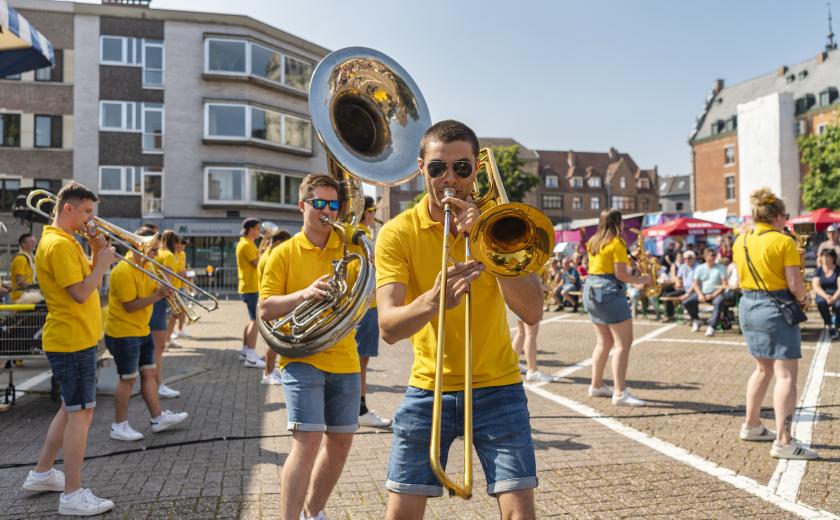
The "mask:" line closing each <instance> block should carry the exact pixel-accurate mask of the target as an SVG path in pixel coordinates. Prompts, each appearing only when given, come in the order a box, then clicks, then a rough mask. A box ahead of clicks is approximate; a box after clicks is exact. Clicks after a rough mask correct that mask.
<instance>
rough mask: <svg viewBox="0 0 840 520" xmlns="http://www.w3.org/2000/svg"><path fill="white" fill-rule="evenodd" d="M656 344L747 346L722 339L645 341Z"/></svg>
mask: <svg viewBox="0 0 840 520" xmlns="http://www.w3.org/2000/svg"><path fill="white" fill-rule="evenodd" d="M645 341H651V342H656V343H701V344H704V345H738V346H739V347H745V346H747V343H746V342H745V341H727V340H723V339H687V338H660V339H657V340H645Z"/></svg>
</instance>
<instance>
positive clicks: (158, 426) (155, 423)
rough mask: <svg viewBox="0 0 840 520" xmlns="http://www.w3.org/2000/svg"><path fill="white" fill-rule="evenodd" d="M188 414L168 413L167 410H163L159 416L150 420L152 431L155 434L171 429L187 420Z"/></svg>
mask: <svg viewBox="0 0 840 520" xmlns="http://www.w3.org/2000/svg"><path fill="white" fill-rule="evenodd" d="M189 416H190V414H188V413H187V412H178V413H174V412H170V411H169V410H164V411H163V412H161V413H160V415H159V416H157V417H155V418H154V419H152V420H151V423H152V431H153V432H155V433H158V432H162V431H163V430H168V429H169V428H172V427H173V426H175V425H176V424H179V423H182V422H184V421H186V420H187V417H189Z"/></svg>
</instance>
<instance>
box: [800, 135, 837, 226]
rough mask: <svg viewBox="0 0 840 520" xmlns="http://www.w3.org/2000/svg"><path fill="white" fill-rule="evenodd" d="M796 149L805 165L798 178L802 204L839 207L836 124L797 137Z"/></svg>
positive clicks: (815, 207) (808, 207)
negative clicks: (803, 176) (802, 174)
mask: <svg viewBox="0 0 840 520" xmlns="http://www.w3.org/2000/svg"><path fill="white" fill-rule="evenodd" d="M799 151H800V153H801V154H802V162H803V163H805V164H807V165H808V175H806V176H805V179H804V180H803V181H802V200H803V201H804V202H805V207H806V208H807V209H808V210H814V209H817V208H831V209H840V126H838V125H837V124H833V125H830V126H828V127H827V128H826V130H825V132H823V134H822V135H808V136H804V137H800V138H799Z"/></svg>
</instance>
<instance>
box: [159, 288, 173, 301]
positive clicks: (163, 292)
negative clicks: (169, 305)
mask: <svg viewBox="0 0 840 520" xmlns="http://www.w3.org/2000/svg"><path fill="white" fill-rule="evenodd" d="M170 294H172V289H170V288H169V287H166V286H164V285H161V286H159V287H158V288H157V290H156V291H155V297H156V298H157V299H158V300H162V299H164V298H169V295H170Z"/></svg>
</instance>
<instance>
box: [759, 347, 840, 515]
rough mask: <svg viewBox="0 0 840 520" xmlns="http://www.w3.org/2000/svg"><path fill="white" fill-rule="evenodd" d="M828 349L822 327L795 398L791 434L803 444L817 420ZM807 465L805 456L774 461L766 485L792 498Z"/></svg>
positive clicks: (807, 439)
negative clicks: (801, 385) (797, 402)
mask: <svg viewBox="0 0 840 520" xmlns="http://www.w3.org/2000/svg"><path fill="white" fill-rule="evenodd" d="M830 350H831V337H830V336H829V335H828V331H826V330H823V333H822V335H820V339H819V341H818V342H817V350H816V352H815V353H814V359H813V360H811V368H810V369H809V370H808V378H807V379H806V380H805V389H804V390H803V391H802V397H801V398H800V399H799V408H798V409H797V410H796V412H795V413H794V414H793V431H792V432H791V435H793V437H794V438H796V439H797V440H799V441H800V442H801V443H802V445H803V446H805V447H810V446H811V439H812V438H813V436H814V426H815V425H816V423H817V421H818V420H819V414H818V413H817V411H816V409H815V408H814V407H815V406H817V405H818V404H820V392H821V391H822V383H823V377H824V376H825V364H826V361H827V360H828V353H829V351H830ZM807 466H808V461H807V460H780V461H779V463H778V464H777V465H776V471H774V472H773V476H772V477H771V478H770V482H769V483H768V484H767V487H768V489H770V490H771V491H774V492H775V493H776V494H778V495H779V496H781V497H784V498H787V499H789V500H796V497H797V495H799V486H800V485H801V484H802V477H804V476H805V469H806V468H807Z"/></svg>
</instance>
